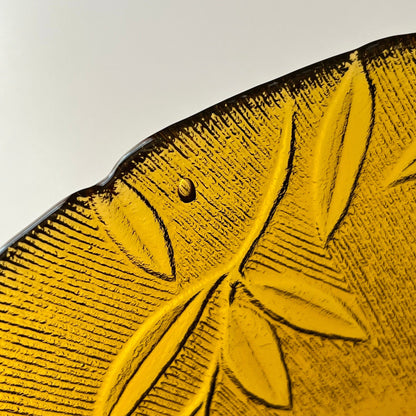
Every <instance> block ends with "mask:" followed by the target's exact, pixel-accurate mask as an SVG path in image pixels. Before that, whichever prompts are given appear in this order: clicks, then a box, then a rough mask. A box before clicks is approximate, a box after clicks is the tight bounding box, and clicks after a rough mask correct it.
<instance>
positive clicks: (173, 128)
mask: <svg viewBox="0 0 416 416" xmlns="http://www.w3.org/2000/svg"><path fill="white" fill-rule="evenodd" d="M406 46H413V47H415V48H416V33H411V34H405V35H397V36H391V37H387V38H383V39H379V40H376V41H374V42H371V43H368V44H366V45H364V46H361V47H359V48H355V49H353V50H351V51H348V52H344V53H341V54H339V55H335V56H333V57H331V58H327V59H324V60H322V61H319V62H316V63H313V64H311V65H308V66H306V67H304V68H301V69H298V70H296V71H294V72H290V73H289V74H286V75H284V76H282V77H279V78H277V79H274V80H272V81H268V82H265V83H263V84H260V85H257V86H255V87H253V88H250V89H248V90H247V91H244V92H242V93H239V94H237V95H234V96H232V97H230V98H228V99H225V100H223V101H221V102H219V103H218V104H214V105H213V106H210V107H208V108H206V109H205V110H202V111H200V112H198V113H195V114H193V115H191V116H189V117H186V118H185V119H183V120H181V121H178V122H176V123H174V124H172V125H170V126H168V127H165V128H164V129H162V130H160V131H159V132H157V133H155V134H153V135H152V136H150V137H148V138H146V139H144V140H142V141H141V142H140V143H138V144H137V145H136V146H135V147H133V148H132V149H131V150H130V151H129V152H127V153H126V154H125V155H124V156H123V157H122V158H121V159H120V160H119V161H118V162H117V164H116V165H115V166H114V168H113V169H112V170H111V171H110V173H109V174H108V175H107V176H106V177H105V178H104V179H103V180H102V181H100V182H98V183H97V184H96V185H93V186H91V187H88V188H84V189H82V190H80V191H77V192H75V193H73V194H71V195H69V196H68V197H66V198H64V199H63V200H61V201H60V202H58V203H57V204H55V205H54V206H53V207H52V208H51V209H49V210H48V211H47V212H45V214H43V215H42V216H40V217H39V218H38V219H37V220H35V221H34V222H32V223H31V224H30V225H28V226H27V227H26V228H24V229H23V230H22V231H21V232H20V233H18V234H17V235H16V236H15V237H13V238H11V239H10V240H9V241H7V242H6V243H5V244H4V245H3V246H2V247H0V260H5V258H6V254H7V250H8V249H9V248H10V247H12V246H14V245H15V244H16V243H17V242H18V241H19V240H20V239H21V238H23V237H24V236H25V235H27V234H29V233H30V232H32V231H33V230H34V229H35V228H36V227H37V226H39V225H42V223H43V222H45V221H47V220H48V219H49V218H50V217H52V216H53V215H54V214H57V212H58V211H59V209H60V208H62V207H63V205H64V204H65V203H71V202H73V201H75V200H76V199H77V197H79V196H84V197H85V196H89V195H91V194H93V193H95V192H97V191H98V190H103V189H108V188H111V186H112V184H113V183H114V182H115V180H116V179H117V178H119V177H121V176H122V175H123V173H124V172H126V171H128V170H129V166H130V165H131V164H132V163H133V162H134V163H138V162H142V161H143V160H145V159H146V157H147V154H148V153H150V152H154V151H161V150H162V149H163V148H166V147H167V145H169V144H172V143H174V137H173V136H175V135H176V133H177V132H178V131H180V130H181V129H182V128H183V127H185V126H187V125H188V124H189V121H190V120H191V119H206V118H209V117H210V115H211V114H212V113H213V112H214V111H215V112H217V113H221V112H223V111H224V110H226V109H227V107H228V106H231V105H233V104H234V103H235V102H237V101H240V100H244V99H248V98H251V97H253V96H256V95H261V94H262V93H264V92H270V91H278V90H281V89H282V88H283V87H285V86H286V87H289V89H290V90H292V91H293V90H294V91H296V90H297V89H298V88H300V87H301V86H302V82H303V81H304V80H305V79H307V78H315V77H316V76H317V75H319V74H320V73H321V72H322V70H323V69H328V68H331V67H338V66H339V65H340V64H342V63H343V62H347V61H348V60H349V57H350V54H351V53H353V52H356V51H357V52H358V53H359V57H360V59H362V60H363V61H366V60H368V59H371V58H373V57H376V56H378V55H380V54H381V53H382V52H386V51H388V50H389V49H395V48H399V47H406Z"/></svg>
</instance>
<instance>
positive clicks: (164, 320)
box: [94, 278, 222, 416]
mask: <svg viewBox="0 0 416 416" xmlns="http://www.w3.org/2000/svg"><path fill="white" fill-rule="evenodd" d="M221 280H222V278H221V279H219V280H218V281H217V282H216V283H215V284H214V286H213V287H212V288H211V289H210V290H198V291H197V292H196V293H195V292H193V293H192V292H188V293H186V294H185V295H183V296H181V297H180V298H179V297H178V298H176V299H175V300H174V301H172V302H170V303H169V304H168V305H167V306H165V307H164V308H162V309H161V310H159V311H158V312H157V313H156V314H154V315H153V316H152V317H150V318H148V319H147V320H146V321H145V322H144V323H143V324H142V326H141V327H140V329H139V330H138V331H137V332H136V333H135V334H134V335H133V336H132V337H131V338H130V340H129V341H128V342H127V343H126V344H125V345H124V347H123V349H122V350H121V352H120V353H119V355H118V356H117V357H116V359H115V360H114V361H113V363H112V364H111V366H110V369H109V370H108V373H107V375H106V377H105V380H104V383H103V385H102V387H101V390H100V392H99V395H98V399H97V406H96V409H95V412H94V416H116V415H117V416H127V415H130V414H131V412H132V411H134V409H135V408H136V407H137V406H138V405H139V404H140V402H141V401H142V400H143V399H144V398H145V397H146V395H147V394H148V392H149V391H150V390H151V389H152V387H153V386H154V385H155V384H156V382H157V381H158V380H159V378H160V377H161V376H162V375H163V373H164V371H165V370H166V368H167V367H168V366H169V365H170V363H171V362H172V361H173V360H174V358H175V357H176V355H177V354H178V352H179V351H180V350H181V348H182V347H183V345H184V343H185V341H186V340H187V339H188V337H189V336H190V334H191V333H192V330H193V329H194V327H195V326H196V324H197V323H198V321H199V319H200V317H201V314H202V313H203V310H204V308H205V305H206V304H207V303H208V301H209V299H210V297H211V295H212V293H213V292H214V291H215V290H216V288H217V287H218V284H219V283H220V281H221ZM215 365H216V364H215V363H214V364H213V365H211V366H208V367H207V370H206V371H207V373H209V372H210V371H211V372H212V371H214V368H215ZM211 367H212V368H211ZM198 400H199V399H198V397H197V398H196V402H197V403H198Z"/></svg>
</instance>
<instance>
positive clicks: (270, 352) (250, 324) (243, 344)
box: [223, 303, 291, 408]
mask: <svg viewBox="0 0 416 416" xmlns="http://www.w3.org/2000/svg"><path fill="white" fill-rule="evenodd" d="M223 354H224V360H225V364H226V365H227V367H228V368H229V370H230V371H231V373H232V376H233V378H235V380H236V381H237V384H240V385H241V386H242V387H243V389H244V390H246V391H247V392H248V393H250V394H252V395H254V397H255V398H256V399H257V400H260V401H262V402H264V403H265V404H267V405H269V406H273V407H278V408H289V407H290V406H291V395H290V388H289V378H288V375H287V370H286V367H285V364H284V361H283V356H282V353H281V350H280V344H279V340H278V338H277V337H276V335H275V333H274V332H273V330H272V328H271V327H270V325H269V323H268V322H267V321H266V320H265V319H264V318H263V317H261V316H260V315H258V314H257V313H256V312H254V311H253V310H251V309H249V308H246V307H241V306H239V305H238V304H236V303H234V304H233V305H232V306H231V308H230V315H229V324H228V339H226V342H225V346H224V352H223Z"/></svg>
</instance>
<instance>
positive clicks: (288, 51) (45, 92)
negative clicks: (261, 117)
mask: <svg viewBox="0 0 416 416" xmlns="http://www.w3.org/2000/svg"><path fill="white" fill-rule="evenodd" d="M409 32H416V1H414V0H411V1H403V0H394V1H392V0H391V1H384V2H383V1H365V0H361V1H356V0H354V1H352V0H349V1H348V0H344V1H342V2H341V1H334V0H333V1H323V0H310V1H306V0H305V1H303V2H301V1H294V0H285V1H277V0H276V1H266V0H264V1H261V0H256V1H243V0H241V1H227V0H222V1H219V0H203V1H202V0H201V1H200V0H188V1H185V0H171V1H167V0H166V1H157V0H148V1H138V0H136V1H133V0H131V1H126V0H113V1H103V0H31V1H30V0H0V246H2V245H3V244H4V243H6V241H7V240H9V239H10V238H12V237H13V236H14V235H15V234H16V233H18V232H20V231H21V230H22V229H23V228H24V227H26V226H27V225H28V224H30V223H31V222H32V221H34V220H35V219H36V218H37V217H39V216H40V215H42V214H43V213H44V212H45V211H47V210H48V209H49V208H50V207H51V206H53V205H54V204H55V203H57V202H58V201H59V200H61V199H63V198H64V197H66V196H67V195H69V194H70V193H73V192H75V191H77V190H79V189H81V188H85V187H88V186H91V185H93V184H95V183H96V182H98V181H100V180H101V179H103V178H104V177H105V176H106V175H107V174H108V173H109V172H110V170H111V169H112V168H113V166H114V165H115V163H116V162H117V160H118V159H119V158H120V157H121V156H122V155H123V154H124V153H126V152H127V151H128V150H129V149H130V148H132V147H133V146H134V145H136V144H137V143H138V142H139V141H140V140H142V139H144V138H146V137H147V136H149V135H151V134H152V133H154V132H156V131H158V130H160V129H162V128H164V127H166V126H168V125H169V124H172V123H174V122H176V121H179V120H180V119H183V118H185V117H188V116H190V115H192V114H194V113H196V112H198V111H200V110H202V109H204V108H206V107H209V106H211V105H213V104H215V103H217V102H219V101H221V100H223V99H226V98H228V97H230V96H232V95H235V94H237V93H239V92H242V91H244V90H246V89H249V88H251V87H253V86H255V85H258V84H260V83H263V82H266V81H269V80H271V79H274V78H277V77H279V76H281V75H284V74H286V73H288V72H291V71H294V70H296V69H299V68H301V67H303V66H306V65H308V64H311V63H314V62H316V61H319V60H322V59H325V58H328V57H331V56H333V55H337V54H339V53H342V52H346V51H349V50H351V49H354V48H356V47H359V46H362V45H364V44H366V43H368V42H371V41H373V40H377V39H380V38H383V37H387V36H391V35H397V34H404V33H409Z"/></svg>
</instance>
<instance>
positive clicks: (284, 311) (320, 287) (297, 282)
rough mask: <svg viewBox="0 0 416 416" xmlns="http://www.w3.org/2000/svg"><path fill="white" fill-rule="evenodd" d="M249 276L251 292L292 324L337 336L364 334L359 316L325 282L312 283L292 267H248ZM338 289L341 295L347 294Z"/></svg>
mask: <svg viewBox="0 0 416 416" xmlns="http://www.w3.org/2000/svg"><path fill="white" fill-rule="evenodd" d="M248 279H249V280H250V283H249V284H248V285H247V287H248V290H249V291H250V293H251V294H252V295H253V296H254V297H255V298H256V299H257V300H258V301H259V302H260V303H261V304H262V305H263V307H264V308H265V309H266V310H267V311H268V312H270V313H271V314H272V315H273V316H275V317H276V318H277V319H280V320H282V321H283V322H285V323H287V324H289V325H291V326H294V327H296V328H298V329H302V330H304V331H307V332H314V333H318V334H322V335H326V336H331V337H337V338H347V339H356V340H363V339H366V338H367V335H366V332H365V330H364V329H363V327H362V325H361V323H360V321H359V320H358V318H357V317H356V316H355V315H354V313H353V312H352V311H351V309H350V308H349V307H348V306H347V305H346V304H345V303H344V302H342V301H341V299H340V298H339V297H337V296H336V295H334V294H333V293H331V291H330V290H329V287H328V285H326V284H325V283H322V284H318V283H316V284H313V283H312V282H309V281H307V280H306V279H307V278H305V277H304V276H302V274H301V273H297V272H295V271H287V272H285V273H271V274H269V273H268V274H263V273H259V272H256V271H254V270H251V271H250V273H249V275H248ZM325 289H326V290H325ZM338 290H339V291H340V296H341V295H342V296H344V297H347V294H346V293H343V294H341V290H340V289H338Z"/></svg>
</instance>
